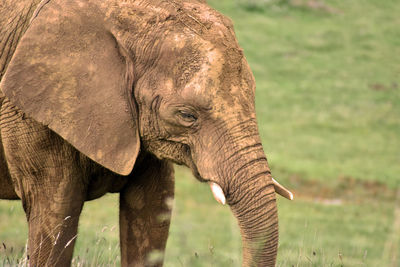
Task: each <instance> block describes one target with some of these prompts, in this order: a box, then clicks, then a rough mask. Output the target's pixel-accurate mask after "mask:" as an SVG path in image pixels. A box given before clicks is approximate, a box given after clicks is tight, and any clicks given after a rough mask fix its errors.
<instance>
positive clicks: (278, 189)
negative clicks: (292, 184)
mask: <svg viewBox="0 0 400 267" xmlns="http://www.w3.org/2000/svg"><path fill="white" fill-rule="evenodd" d="M272 182H273V183H274V187H275V192H276V193H278V194H279V195H281V196H283V197H284V198H287V199H289V200H293V194H292V192H290V191H289V190H287V189H286V188H285V187H283V186H282V185H281V184H280V183H278V182H277V181H276V180H275V179H274V178H272Z"/></svg>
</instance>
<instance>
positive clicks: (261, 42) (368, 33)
mask: <svg viewBox="0 0 400 267" xmlns="http://www.w3.org/2000/svg"><path fill="white" fill-rule="evenodd" d="M208 2H209V4H210V5H211V6H213V7H214V8H215V9H217V10H219V11H220V12H222V13H224V14H225V15H227V16H228V17H230V18H231V19H232V20H233V22H234V25H235V31H236V33H237V37H238V40H239V43H240V45H241V46H242V48H243V49H244V52H245V55H246V57H247V60H248V62H249V64H250V66H251V68H252V70H253V73H254V76H255V78H256V83H257V92H256V108H257V118H258V122H259V126H260V127H259V128H260V133H261V137H262V140H263V145H264V149H265V152H266V154H267V157H268V160H269V163H270V166H271V169H272V173H273V175H274V177H276V178H277V179H278V180H279V181H280V182H281V183H282V184H284V185H285V186H287V187H288V188H290V189H292V190H293V192H294V193H295V200H294V201H292V202H290V201H287V200H285V199H282V198H279V199H278V209H279V218H280V246H279V255H278V266H391V267H396V266H400V175H399V173H400V78H399V74H400V15H399V14H400V1H398V0H384V1H382V0H353V1H339V0H325V1H322V0H236V1H234V0H209V1H208ZM176 177H177V178H176V198H175V202H174V212H173V218H172V226H171V229H170V237H169V240H168V245H167V251H166V259H165V266H171V267H172V266H240V264H241V241H240V234H239V230H238V227H237V224H236V220H235V218H234V217H233V216H232V215H231V213H230V210H229V208H228V207H225V206H221V205H218V204H217V203H216V202H215V201H214V200H213V198H212V195H211V193H210V191H209V189H208V187H207V185H204V184H200V183H199V182H197V181H196V180H195V179H194V178H193V177H192V175H191V174H190V172H189V171H188V170H187V169H185V168H183V167H177V168H176ZM26 232H27V226H26V223H25V217H24V214H23V212H22V208H21V204H20V202H8V201H0V242H1V243H3V244H0V265H1V264H3V265H7V264H8V263H11V265H13V264H17V263H18V261H20V259H21V258H22V255H23V253H24V248H25V244H26ZM118 264H119V247H118V196H116V195H107V196H106V197H103V198H101V199H99V200H95V201H92V202H88V203H87V204H86V205H85V208H84V212H83V215H82V219H81V222H80V233H79V237H78V242H77V246H76V248H75V257H74V263H73V265H74V266H100V265H103V266H113V265H118Z"/></svg>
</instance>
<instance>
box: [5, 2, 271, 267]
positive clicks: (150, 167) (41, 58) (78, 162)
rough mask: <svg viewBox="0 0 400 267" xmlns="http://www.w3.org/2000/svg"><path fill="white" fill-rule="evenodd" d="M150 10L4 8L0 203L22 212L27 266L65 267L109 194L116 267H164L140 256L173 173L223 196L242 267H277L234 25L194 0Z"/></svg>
mask: <svg viewBox="0 0 400 267" xmlns="http://www.w3.org/2000/svg"><path fill="white" fill-rule="evenodd" d="M145 2H146V1H134V0H131V1H117V0H106V1H95V0H86V1H83V0H75V1H74V0H67V1H61V0H43V1H37V0H30V1H18V3H17V4H15V3H14V2H13V1H10V0H5V1H4V3H2V4H1V5H0V26H1V28H0V29H1V32H0V33H1V35H0V38H1V39H0V52H1V54H0V70H1V73H0V75H1V76H0V78H1V83H0V86H1V90H2V94H3V93H4V95H2V96H1V100H0V101H1V111H0V134H1V139H0V142H1V148H2V149H1V153H0V157H1V158H0V198H3V199H20V200H21V201H22V204H23V207H24V210H25V213H26V217H27V221H28V225H29V241H28V255H29V262H30V264H31V265H32V266H44V265H49V266H64V265H66V266H68V265H69V264H70V262H71V258H72V252H73V246H74V241H75V240H76V238H77V227H78V220H79V215H80V213H81V210H82V207H83V204H84V202H85V201H87V200H92V199H96V198H98V197H101V196H102V195H104V194H106V193H107V192H112V193H119V194H120V215H119V220H120V245H121V263H122V265H124V266H144V265H162V262H149V261H148V258H149V254H150V253H151V252H153V251H158V252H159V251H164V249H165V245H166V240H167V237H168V229H169V224H170V215H171V206H170V203H171V202H170V199H172V198H173V195H174V171H173V166H172V163H177V164H183V165H186V166H187V167H189V168H190V169H191V170H192V172H193V174H194V176H195V177H196V178H197V179H198V180H199V181H201V182H208V183H210V185H216V186H217V188H219V190H220V192H221V194H222V196H220V199H223V200H221V201H222V202H225V198H226V202H227V203H228V204H229V206H230V207H231V209H232V212H233V213H234V215H235V216H236V218H237V219H238V223H239V226H240V229H241V234H242V240H243V265H244V266H274V265H275V260H276V254H277V244H278V219H277V210H276V201H275V190H274V185H273V180H272V178H271V173H270V170H269V167H268V163H267V159H266V157H265V154H264V152H263V149H262V145H261V141H260V137H259V133H258V128H257V124H256V119H255V109H254V90H255V82H254V78H253V76H252V74H251V71H250V69H249V67H248V65H247V62H246V60H245V58H244V56H243V52H242V50H241V49H240V48H239V46H238V44H237V41H236V37H235V35H234V32H233V26H232V24H231V22H230V21H229V20H228V19H227V18H225V17H224V16H222V15H221V14H219V13H218V12H216V11H215V10H213V9H211V8H210V7H208V6H207V5H206V4H205V3H203V2H202V1H191V0H189V1H171V2H169V1H166V2H165V1H155V0H154V1H153V0H149V1H147V2H146V3H145ZM211 188H213V187H211ZM213 192H214V191H213ZM214 194H215V193H214Z"/></svg>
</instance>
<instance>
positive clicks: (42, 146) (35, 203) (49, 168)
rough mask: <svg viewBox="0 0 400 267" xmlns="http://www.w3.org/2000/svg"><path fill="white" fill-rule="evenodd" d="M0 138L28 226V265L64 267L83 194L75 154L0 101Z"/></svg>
mask: <svg viewBox="0 0 400 267" xmlns="http://www.w3.org/2000/svg"><path fill="white" fill-rule="evenodd" d="M1 126H2V127H1V136H2V140H3V145H4V152H5V155H6V159H7V162H8V166H9V170H10V174H11V176H12V180H13V184H14V188H15V191H16V192H17V193H18V195H19V196H20V197H21V200H22V203H23V207H24V210H25V212H26V217H27V220H28V225H29V241H28V256H29V266H69V265H70V262H71V257H72V252H73V246H74V241H75V239H76V233H77V226H78V218H79V214H80V212H81V209H82V206H83V201H84V198H85V196H86V183H85V182H84V181H83V177H82V173H81V169H80V166H79V163H78V162H79V160H78V159H79V157H80V156H79V155H80V154H79V152H77V151H76V150H75V149H74V148H73V147H71V146H70V145H69V144H67V143H66V142H65V141H64V140H63V139H61V137H59V136H58V135H56V134H55V133H53V132H52V131H50V130H49V129H48V128H47V127H45V126H43V125H41V124H39V123H37V122H35V121H34V120H31V119H30V118H27V117H25V116H24V115H23V114H22V113H21V112H20V111H19V110H18V109H17V108H15V107H13V106H12V105H10V103H9V102H8V101H5V103H3V106H2V112H1Z"/></svg>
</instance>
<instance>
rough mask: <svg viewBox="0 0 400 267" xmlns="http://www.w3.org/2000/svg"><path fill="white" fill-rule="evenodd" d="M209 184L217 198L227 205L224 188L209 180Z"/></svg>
mask: <svg viewBox="0 0 400 267" xmlns="http://www.w3.org/2000/svg"><path fill="white" fill-rule="evenodd" d="M208 184H209V185H210V188H211V192H212V193H213V196H214V198H215V200H216V201H218V202H219V203H221V204H222V205H225V203H226V199H225V195H224V191H222V188H221V187H220V186H219V185H218V184H216V183H214V182H208Z"/></svg>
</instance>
